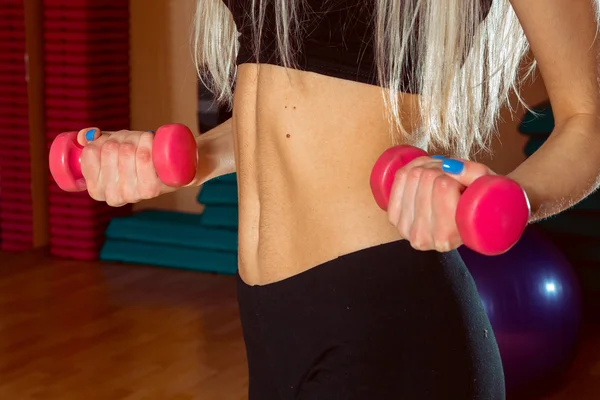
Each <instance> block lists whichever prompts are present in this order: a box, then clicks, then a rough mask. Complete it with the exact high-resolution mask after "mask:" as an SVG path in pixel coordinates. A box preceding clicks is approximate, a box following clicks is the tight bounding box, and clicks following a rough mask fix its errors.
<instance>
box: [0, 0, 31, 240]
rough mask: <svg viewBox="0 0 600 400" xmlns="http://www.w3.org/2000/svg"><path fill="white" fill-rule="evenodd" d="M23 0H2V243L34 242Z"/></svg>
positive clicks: (0, 123) (0, 21) (0, 124)
mask: <svg viewBox="0 0 600 400" xmlns="http://www.w3.org/2000/svg"><path fill="white" fill-rule="evenodd" d="M23 1H24V0H2V1H0V248H1V249H2V250H8V251H20V250H28V249H31V248H32V247H33V220H32V218H33V210H32V207H33V204H32V203H33V202H32V198H31V163H30V161H31V160H30V152H29V147H30V145H29V140H30V139H29V120H28V114H29V110H28V100H27V80H26V79H27V78H26V75H27V74H26V64H25V54H26V50H25V13H24V9H23Z"/></svg>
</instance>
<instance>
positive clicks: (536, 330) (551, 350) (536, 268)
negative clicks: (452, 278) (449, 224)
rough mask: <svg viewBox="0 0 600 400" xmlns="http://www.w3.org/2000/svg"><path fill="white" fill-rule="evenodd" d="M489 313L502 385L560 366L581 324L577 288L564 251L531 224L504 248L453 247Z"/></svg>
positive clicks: (569, 353) (524, 381)
mask: <svg viewBox="0 0 600 400" xmlns="http://www.w3.org/2000/svg"><path fill="white" fill-rule="evenodd" d="M459 253H460V255H461V257H462V258H463V260H464V262H465V265H466V266H467V268H468V269H469V271H470V272H471V275H472V276H473V279H474V280H475V283H476V285H477V290H478V292H479V295H480V297H481V300H482V303H483V306H484V308H485V311H486V313H487V315H488V318H489V319H490V322H491V324H492V328H493V330H494V334H495V336H496V340H497V341H498V347H499V348H500V355H501V357H502V364H503V367H504V374H505V379H506V386H507V389H508V390H509V391H510V390H518V389H519V388H522V387H524V386H526V385H528V384H531V383H535V382H538V381H539V380H540V379H543V378H544V377H548V376H550V375H551V374H554V373H556V372H560V371H561V370H564V369H565V368H566V364H567V363H568V362H569V361H570V360H571V358H572V355H573V352H574V349H575V347H576V345H577V342H578V335H579V330H580V327H581V307H582V306H581V292H580V290H579V283H578V281H577V277H576V276H575V274H574V271H573V269H572V267H571V265H570V264H569V262H568V261H567V259H566V258H565V256H564V255H563V254H562V253H561V252H560V251H559V250H558V249H557V248H556V247H555V246H554V245H553V244H552V242H550V240H549V239H547V238H546V237H545V236H544V235H543V234H542V233H541V232H539V231H538V230H537V229H535V228H534V227H529V228H528V229H527V230H526V231H525V233H524V234H523V237H522V239H521V240H520V241H519V242H518V243H517V244H516V245H515V246H514V247H513V248H512V249H511V250H509V251H508V252H507V253H505V254H502V255H499V256H493V257H490V256H483V255H481V254H478V253H475V252H474V251H471V250H469V249H467V248H465V247H464V246H463V247H461V248H460V249H459Z"/></svg>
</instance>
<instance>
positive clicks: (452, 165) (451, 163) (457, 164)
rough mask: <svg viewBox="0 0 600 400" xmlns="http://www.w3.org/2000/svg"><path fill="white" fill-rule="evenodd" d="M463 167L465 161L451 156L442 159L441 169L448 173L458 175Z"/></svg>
mask: <svg viewBox="0 0 600 400" xmlns="http://www.w3.org/2000/svg"><path fill="white" fill-rule="evenodd" d="M464 168H465V163H463V162H462V161H459V160H455V159H452V158H446V159H444V161H442V170H443V171H444V172H447V173H449V174H454V175H458V174H460V173H461V172H462V171H463V169H464Z"/></svg>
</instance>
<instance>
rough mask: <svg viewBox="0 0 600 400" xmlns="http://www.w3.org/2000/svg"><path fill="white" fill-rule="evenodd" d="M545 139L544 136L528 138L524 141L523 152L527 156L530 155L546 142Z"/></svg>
mask: <svg viewBox="0 0 600 400" xmlns="http://www.w3.org/2000/svg"><path fill="white" fill-rule="evenodd" d="M546 139H547V137H546V136H533V137H531V138H529V140H528V141H527V143H525V148H524V149H523V152H524V153H525V155H526V156H527V157H529V156H530V155H532V154H533V153H535V152H536V151H538V149H539V148H540V147H542V145H543V144H544V142H546Z"/></svg>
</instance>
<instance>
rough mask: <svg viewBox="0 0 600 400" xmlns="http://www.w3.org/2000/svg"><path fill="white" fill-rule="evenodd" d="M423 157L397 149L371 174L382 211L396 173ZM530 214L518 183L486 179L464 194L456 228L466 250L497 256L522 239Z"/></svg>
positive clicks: (417, 151)
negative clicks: (467, 248)
mask: <svg viewBox="0 0 600 400" xmlns="http://www.w3.org/2000/svg"><path fill="white" fill-rule="evenodd" d="M423 156H427V153H426V152H425V151H423V150H421V149H418V148H416V147H412V146H395V147H392V148H390V149H388V150H386V151H385V152H384V153H383V154H382V155H381V157H380V158H379V159H378V160H377V162H376V163H375V166H374V167H373V171H372V172H371V190H372V191H373V196H374V197H375V201H376V202H377V205H379V207H381V208H382V209H383V210H386V209H387V205H388V202H389V200H390V193H391V190H392V184H393V182H394V177H395V175H396V171H398V170H399V169H400V168H402V167H403V166H405V165H406V164H408V163H409V162H410V161H412V160H414V159H415V158H417V157H423ZM529 213H530V209H529V201H528V200H527V196H526V195H525V192H524V191H523V189H522V188H521V186H519V184H518V183H516V182H515V181H513V180H512V179H509V178H506V177H501V176H495V175H486V176H482V177H481V178H479V179H477V180H475V182H473V183H472V184H471V185H470V186H469V187H468V188H466V189H465V191H464V192H463V194H462V196H461V198H460V200H459V202H458V208H457V210H456V226H457V228H458V232H459V234H460V237H461V239H462V241H463V243H464V244H465V246H467V247H469V248H470V249H471V250H474V251H476V252H478V253H480V254H484V255H488V256H492V255H498V254H502V253H504V252H506V251H507V250H509V249H510V248H511V247H512V246H513V245H514V244H515V243H517V241H518V240H519V239H520V238H521V235H522V234H523V231H524V230H525V227H526V226H527V222H528V220H529Z"/></svg>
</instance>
